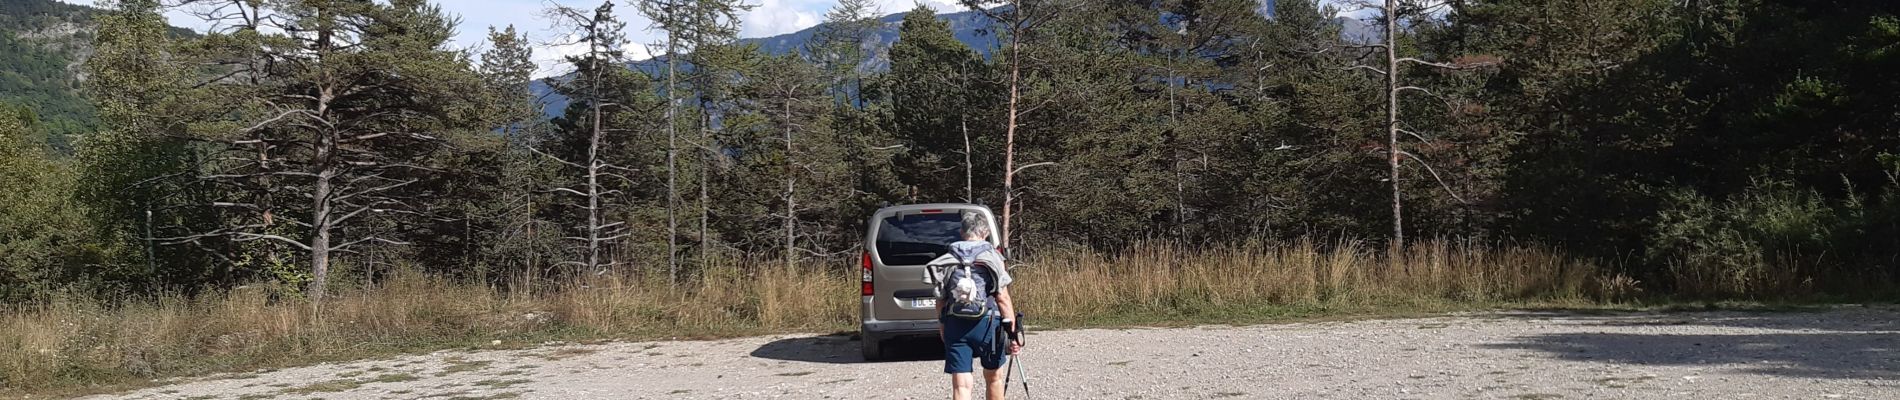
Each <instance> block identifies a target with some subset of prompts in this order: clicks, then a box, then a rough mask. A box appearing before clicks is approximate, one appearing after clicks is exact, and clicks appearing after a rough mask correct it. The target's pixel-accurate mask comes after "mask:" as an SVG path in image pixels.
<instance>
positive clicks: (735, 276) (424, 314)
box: [0, 241, 1631, 395]
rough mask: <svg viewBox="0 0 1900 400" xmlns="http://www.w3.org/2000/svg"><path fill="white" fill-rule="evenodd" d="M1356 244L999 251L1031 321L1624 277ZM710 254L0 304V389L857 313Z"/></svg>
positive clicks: (1478, 253)
mask: <svg viewBox="0 0 1900 400" xmlns="http://www.w3.org/2000/svg"><path fill="white" fill-rule="evenodd" d="M1384 253H1385V252H1384V251H1383V250H1375V249H1370V248H1366V247H1364V246H1359V245H1356V244H1354V243H1342V244H1335V245H1329V246H1319V245H1316V244H1314V243H1312V242H1299V243H1293V244H1290V245H1286V246H1267V245H1254V246H1238V247H1230V248H1221V249H1212V250H1202V251H1188V250H1183V249H1181V248H1177V247H1173V246H1164V245H1156V246H1143V247H1141V248H1140V249H1138V250H1134V251H1131V252H1128V253H1125V254H1122V255H1119V256H1115V257H1105V256H1100V255H1094V254H1084V253H1076V254H1045V255H1042V256H1038V257H1033V258H1030V259H1028V260H1026V261H1027V262H1025V263H1022V264H1021V265H1020V266H1017V267H1013V272H1015V274H1016V275H1017V276H1018V279H1019V280H1018V282H1020V283H1019V284H1018V286H1015V287H1014V288H1015V290H1016V293H1018V294H1017V296H1019V298H1020V299H1021V302H1023V303H1024V311H1025V312H1026V313H1028V314H1030V315H1032V320H1033V321H1034V322H1032V323H1041V324H1054V325H1066V326H1078V325H1098V324H1146V323H1195V322H1246V321H1253V322H1261V321H1262V320H1266V319H1271V318H1273V317H1275V316H1281V315H1287V314H1288V313H1289V312H1288V311H1287V310H1305V311H1304V313H1305V314H1303V315H1309V316H1311V315H1315V314H1322V315H1323V314H1326V313H1336V312H1376V311H1378V310H1391V309H1396V310H1398V311H1401V312H1404V311H1413V310H1437V309H1444V308H1445V307H1444V305H1462V306H1464V307H1490V306H1496V305H1501V304H1549V303H1563V302H1575V303H1578V304H1581V303H1589V302H1593V301H1598V300H1602V299H1606V298H1614V297H1615V296H1619V295H1622V294H1625V293H1623V291H1625V290H1628V286H1631V283H1630V282H1628V280H1627V279H1620V278H1606V277H1604V276H1602V275H1601V274H1600V273H1599V272H1598V271H1599V269H1598V268H1596V267H1594V266H1592V265H1589V264H1585V263H1580V262H1576V261H1573V260H1570V259H1568V258H1565V257H1562V256H1560V255H1559V254H1557V253H1555V252H1551V251H1546V250H1541V249H1537V248H1502V249H1498V248H1488V247H1481V246H1472V245H1459V244H1453V243H1450V242H1444V241H1440V242H1433V243H1427V244H1422V245H1419V246H1417V247H1414V248H1412V249H1410V250H1409V251H1407V253H1406V256H1405V257H1403V261H1402V262H1397V263H1393V262H1391V260H1392V258H1390V257H1385V256H1384ZM764 265H770V266H777V265H780V264H778V263H771V262H743V263H741V262H734V263H729V264H724V265H718V266H714V267H712V268H709V269H708V270H707V271H704V272H703V273H701V274H697V276H695V277H693V278H689V279H687V280H686V281H684V282H682V283H680V284H678V285H672V284H667V283H666V282H663V281H659V280H654V279H648V278H641V277H637V276H616V275H606V276H596V277H588V278H585V279H580V280H576V281H572V282H569V283H566V284H563V285H559V286H558V287H556V288H552V289H545V288H544V289H541V290H534V291H527V290H516V291H505V290H500V289H497V288H494V287H491V286H488V285H479V284H469V283H463V282H455V281H450V280H445V279H442V278H435V277H428V276H420V275H413V274H412V275H401V276H396V277H393V278H390V279H388V280H386V281H384V282H381V283H380V284H378V285H376V286H373V287H367V288H356V289H348V290H341V292H342V293H340V294H339V295H337V296H335V297H333V298H332V299H331V300H329V301H327V302H325V303H324V305H323V307H322V309H321V311H320V312H319V311H317V310H313V309H312V308H311V307H310V306H309V305H308V304H307V303H303V302H299V301H280V300H273V298H272V296H270V295H269V294H268V293H266V292H267V290H261V289H254V288H241V289H238V290H233V291H229V292H227V293H219V294H211V295H203V296H199V297H197V298H183V297H175V296H174V297H163V298H159V299H156V300H153V301H144V302H129V303H128V304H122V305H117V306H106V305H102V304H100V303H98V302H95V301H90V300H84V299H64V300H60V301H54V302H50V303H46V304H41V305H36V306H30V307H22V308H18V309H15V310H11V311H9V312H5V313H0V326H4V327H5V329H3V330H0V395H3V394H7V393H9V392H11V393H16V394H24V393H41V394H72V393H79V392H91V391H101V390H111V389H114V388H116V387H123V386H126V385H133V386H135V385H140V384H144V383H146V382H149V380H151V379H154V378H161V377H171V376H189V375H202V374H208V373H213V372H226V371H249V370H254V369H258V368H275V367H282V366H288V365H298V364H308V363H312V362H320V361H334V360H347V359H359V358H365V357H376V356H383V355H389V354H396V353H403V352H416V351H427V350H435V349H444V348H457V347H482V346H490V345H491V343H492V342H491V341H494V340H500V341H502V342H503V344H502V346H525V345H534V344H537V343H541V342H544V341H548V340H584V339H616V338H617V339H649V338H660V339H668V338H681V339H686V338H713V337H728V336H737V335H750V334H760V333H769V332H835V331H845V330H852V329H855V326H856V322H855V321H856V318H857V303H858V297H857V296H855V295H851V294H850V293H854V292H856V291H857V289H856V288H855V286H856V285H857V282H856V280H857V276H858V274H857V271H856V270H855V268H854V266H855V263H844V262H839V263H835V264H828V265H825V266H814V267H809V268H805V269H802V270H798V271H787V270H784V269H782V268H770V267H755V266H764Z"/></svg>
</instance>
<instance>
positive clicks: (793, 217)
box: [781, 93, 798, 270]
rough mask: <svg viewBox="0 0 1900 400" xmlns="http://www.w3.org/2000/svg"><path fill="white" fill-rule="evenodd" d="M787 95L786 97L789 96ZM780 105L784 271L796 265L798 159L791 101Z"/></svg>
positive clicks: (789, 99)
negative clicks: (783, 139)
mask: <svg viewBox="0 0 1900 400" xmlns="http://www.w3.org/2000/svg"><path fill="white" fill-rule="evenodd" d="M790 95H791V94H790V93H787V96H790ZM784 101H785V103H784V104H782V105H781V107H782V108H783V110H784V111H782V113H783V114H782V117H783V118H784V119H783V120H784V121H785V122H784V124H785V269H786V270H791V269H793V268H796V267H797V265H798V252H797V249H798V247H797V246H798V242H797V236H796V235H797V232H796V231H795V230H794V228H795V227H796V225H797V223H798V197H797V194H798V178H797V176H798V174H797V171H798V159H797V157H796V156H795V155H794V153H793V150H792V99H791V98H790V97H787V98H786V99H785V100H784Z"/></svg>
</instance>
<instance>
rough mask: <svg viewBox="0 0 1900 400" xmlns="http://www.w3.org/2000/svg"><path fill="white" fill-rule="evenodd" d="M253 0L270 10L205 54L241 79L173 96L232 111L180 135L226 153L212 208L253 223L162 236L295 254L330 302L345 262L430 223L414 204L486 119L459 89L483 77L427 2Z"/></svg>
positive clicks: (231, 29) (231, 27)
mask: <svg viewBox="0 0 1900 400" xmlns="http://www.w3.org/2000/svg"><path fill="white" fill-rule="evenodd" d="M245 6H250V7H255V8H256V9H255V11H261V13H247V14H244V15H243V16H235V17H231V18H236V19H234V20H225V21H221V23H220V24H219V26H221V27H224V30H223V31H219V32H212V33H211V34H209V35H207V36H206V37H205V38H204V39H202V40H200V41H199V42H198V43H197V44H196V47H197V49H196V50H194V51H200V52H203V53H202V54H205V55H206V56H207V57H209V58H210V59H211V60H216V61H218V62H219V64H218V65H219V66H220V67H221V68H225V69H227V70H228V71H230V72H229V73H224V74H217V75H213V76H211V77H209V78H206V79H205V80H202V81H199V82H196V83H194V84H191V85H189V87H196V88H199V89H198V90H193V91H191V92H188V93H185V94H181V95H180V96H178V97H177V98H175V99H167V101H168V102H170V101H177V102H179V103H184V104H186V105H187V106H189V107H202V108H206V109H215V110H223V111H224V113H223V114H216V116H217V118H210V119H201V120H193V121H186V122H184V124H183V126H182V127H179V128H176V129H182V130H183V132H182V135H184V136H187V137H190V138H191V139H193V140H196V141H200V142H204V143H207V144H210V145H212V146H214V150H215V151H216V152H217V153H218V154H216V155H213V156H210V157H206V158H205V159H204V160H205V161H203V162H204V163H206V165H205V166H204V167H203V168H206V169H209V170H212V171H215V172H212V173H209V174H205V175H201V176H199V178H201V179H202V180H203V181H204V182H205V183H208V184H212V185H216V186H218V187H221V188H225V189H227V190H228V192H227V193H229V194H228V195H227V196H225V197H224V198H221V199H218V200H217V201H212V202H209V203H204V204H201V206H204V207H210V208H212V209H216V210H219V211H220V212H221V213H225V214H232V215H246V216H250V218H249V219H246V220H243V221H241V222H234V223H227V224H226V225H224V226H221V227H219V228H217V229H213V230H209V231H199V232H192V233H189V234H184V235H179V236H170V237H165V238H160V239H159V240H158V241H159V242H161V243H166V244H183V243H192V242H200V241H204V240H208V239H224V240H230V241H235V242H258V241H264V242H274V243H277V244H279V245H282V246H287V247H289V248H291V249H293V252H295V253H298V254H301V255H302V256H304V258H305V259H306V260H307V262H308V267H309V284H308V291H307V294H308V295H309V296H310V298H311V299H312V300H313V301H318V302H320V301H321V300H322V299H323V298H324V295H325V290H326V283H327V282H328V280H329V275H330V272H331V271H330V269H331V268H330V266H331V264H332V262H333V261H334V258H333V256H334V255H336V254H339V253H347V252H351V251H355V250H357V249H358V248H360V247H364V246H371V245H376V244H396V245H400V244H406V243H408V242H407V241H405V240H403V237H402V235H403V233H404V232H403V229H402V227H401V226H400V225H399V224H398V223H399V222H401V221H402V220H405V219H408V220H415V219H427V218H430V217H429V216H427V215H426V212H425V211H424V210H421V209H418V208H416V207H415V203H416V200H418V199H422V198H427V197H428V196H429V194H428V193H424V192H420V191H418V190H416V189H417V188H419V187H421V186H425V185H418V183H421V182H424V181H426V180H429V179H433V177H432V174H433V173H434V172H435V171H438V169H436V168H433V167H431V166H429V165H426V160H427V159H428V158H429V156H430V154H431V153H432V152H434V151H436V150H437V149H438V147H437V145H438V144H439V143H440V135H441V132H445V131H454V130H462V129H468V128H469V126H468V125H467V123H468V122H469V121H479V120H480V119H479V118H478V117H476V116H475V114H478V113H480V112H481V107H480V103H481V99H479V98H476V99H468V96H466V93H464V92H463V91H462V88H466V87H478V86H479V85H480V79H479V76H478V75H476V74H475V73H474V71H473V68H472V66H470V65H468V62H467V60H466V58H465V57H463V55H462V54H461V53H460V52H458V51H454V50H449V49H447V46H446V43H447V42H448V39H449V36H450V34H451V33H452V32H453V29H454V26H453V23H452V20H451V19H450V18H449V17H448V16H446V15H444V14H443V13H442V12H441V10H440V9H439V8H438V7H434V6H430V5H428V4H426V3H424V2H422V1H420V0H396V1H392V2H390V3H388V4H374V3H369V2H343V3H338V2H327V1H297V2H290V3H269V4H246V5H245ZM253 15H274V16H275V17H272V18H255V17H250V16H253ZM282 32H299V35H297V36H295V37H292V36H290V35H288V34H285V33H282ZM181 61H182V60H179V61H175V62H181ZM153 62H158V61H153ZM165 107H166V106H165V105H160V106H158V107H157V108H161V109H162V108H165ZM279 211H282V212H279Z"/></svg>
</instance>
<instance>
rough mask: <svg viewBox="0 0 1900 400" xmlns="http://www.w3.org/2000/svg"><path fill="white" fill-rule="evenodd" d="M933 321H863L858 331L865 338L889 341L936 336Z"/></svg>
mask: <svg viewBox="0 0 1900 400" xmlns="http://www.w3.org/2000/svg"><path fill="white" fill-rule="evenodd" d="M938 324H939V323H938V322H937V320H934V319H926V320H914V321H864V323H863V324H861V325H858V330H859V331H861V332H863V333H864V336H865V337H874V338H877V339H880V340H881V339H890V338H893V337H899V336H936V335H937V325H938Z"/></svg>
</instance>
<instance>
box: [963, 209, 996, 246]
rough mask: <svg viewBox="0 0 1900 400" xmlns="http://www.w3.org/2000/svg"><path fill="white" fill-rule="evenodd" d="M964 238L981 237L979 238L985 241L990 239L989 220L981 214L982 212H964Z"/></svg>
mask: <svg viewBox="0 0 1900 400" xmlns="http://www.w3.org/2000/svg"><path fill="white" fill-rule="evenodd" d="M963 237H979V238H985V239H987V238H989V237H990V220H989V218H983V213H980V212H975V211H964V212H963Z"/></svg>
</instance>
